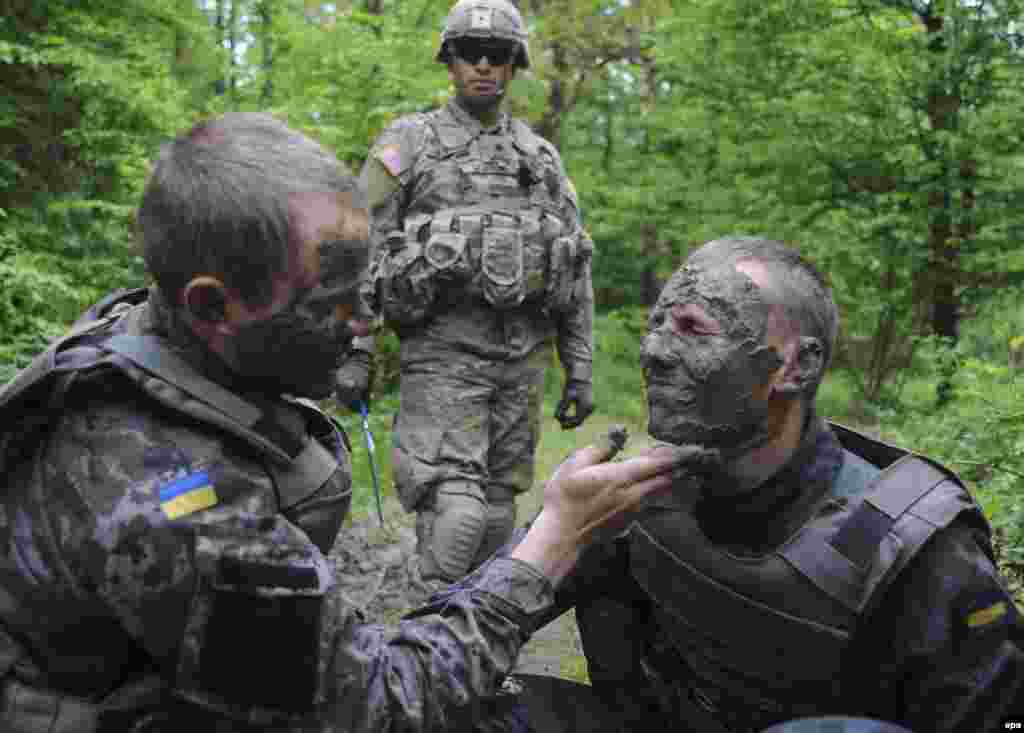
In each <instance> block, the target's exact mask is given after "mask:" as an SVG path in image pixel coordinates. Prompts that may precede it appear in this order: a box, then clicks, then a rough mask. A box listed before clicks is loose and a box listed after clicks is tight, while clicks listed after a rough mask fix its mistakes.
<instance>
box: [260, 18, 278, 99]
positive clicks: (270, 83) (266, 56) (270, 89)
mask: <svg viewBox="0 0 1024 733" xmlns="http://www.w3.org/2000/svg"><path fill="white" fill-rule="evenodd" d="M272 3H273V0H261V2H260V4H259V7H258V8H257V13H258V14H259V17H260V27H261V29H262V32H263V74H264V76H263V91H262V92H261V93H260V104H261V105H262V106H264V107H269V106H270V103H271V101H272V100H273V99H274V7H273V4H272Z"/></svg>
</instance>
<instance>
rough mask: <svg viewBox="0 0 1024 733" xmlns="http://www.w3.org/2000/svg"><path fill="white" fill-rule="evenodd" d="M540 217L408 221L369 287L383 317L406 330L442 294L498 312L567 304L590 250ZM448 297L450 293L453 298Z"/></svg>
mask: <svg viewBox="0 0 1024 733" xmlns="http://www.w3.org/2000/svg"><path fill="white" fill-rule="evenodd" d="M564 232H565V225H564V224H563V223H562V221H561V220H560V219H559V218H558V217H556V216H554V215H553V214H550V213H548V212H546V211H536V210H527V211H515V212H512V211H507V210H502V211H494V210H482V209H481V208H480V207H467V208H465V209H448V210H445V211H441V212H438V213H437V214H435V215H433V216H426V215H419V216H414V217H410V218H409V220H408V221H407V222H406V227H405V232H404V234H403V235H399V236H395V237H392V238H391V239H389V240H388V251H387V253H386V254H385V256H384V257H383V259H382V262H381V265H380V267H379V269H378V273H377V283H376V285H375V288H376V291H377V296H378V299H379V301H380V304H381V310H382V312H383V314H384V317H385V318H386V319H388V320H389V321H391V322H392V323H395V324H398V325H402V326H411V325H415V324H417V323H420V322H422V321H424V320H426V319H427V318H428V317H429V316H430V315H433V313H434V312H436V311H437V310H439V309H440V307H441V306H443V304H444V303H445V302H448V303H451V302H458V299H452V298H450V297H449V298H443V299H442V298H439V295H440V294H441V293H442V292H444V293H445V294H446V295H447V294H449V291H455V292H456V293H462V294H465V295H468V296H470V297H472V298H478V299H481V300H483V301H485V302H486V303H488V304H489V305H490V306H492V307H493V308H496V309H498V310H508V309H511V308H516V307H518V306H520V305H523V304H537V305H539V306H541V307H543V308H546V309H548V310H550V311H553V312H561V311H564V310H566V309H567V308H568V307H569V306H571V304H572V302H573V299H574V295H575V292H576V283H577V281H578V280H579V278H580V276H581V275H582V273H583V265H584V264H585V263H586V262H587V261H588V260H589V258H590V257H591V255H592V253H593V244H592V243H591V242H590V239H589V237H587V236H586V234H584V233H583V232H582V231H581V232H574V233H573V234H570V235H566V234H564ZM452 294H454V293H452Z"/></svg>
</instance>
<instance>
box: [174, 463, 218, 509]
mask: <svg viewBox="0 0 1024 733" xmlns="http://www.w3.org/2000/svg"><path fill="white" fill-rule="evenodd" d="M216 504H217V492H216V491H214V488H213V482H212V481H211V480H210V474H209V473H208V472H207V471H196V472H195V473H190V474H189V475H187V476H183V477H181V478H179V479H175V480H174V481H172V482H171V483H169V484H166V485H164V486H162V487H161V488H160V508H161V509H163V512H164V514H166V515H167V518H168V519H178V518H180V517H185V516H188V515H189V514H193V513H194V512H198V511H200V510H201V509H209V508H210V507H212V506H215V505H216Z"/></svg>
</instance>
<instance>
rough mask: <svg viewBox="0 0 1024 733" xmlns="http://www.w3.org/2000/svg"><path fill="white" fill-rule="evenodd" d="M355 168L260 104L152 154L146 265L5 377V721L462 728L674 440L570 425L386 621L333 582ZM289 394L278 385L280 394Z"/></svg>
mask: <svg viewBox="0 0 1024 733" xmlns="http://www.w3.org/2000/svg"><path fill="white" fill-rule="evenodd" d="M354 189H355V181H354V179H353V178H352V177H351V176H350V175H349V174H348V173H347V172H346V171H345V170H344V169H343V167H342V166H341V165H340V164H339V163H338V162H337V161H336V160H335V159H334V157H333V156H331V155H330V154H329V153H328V152H326V151H325V150H324V149H323V148H321V147H320V146H319V145H317V144H316V143H315V142H313V141H312V140H310V139H309V138H307V137H304V136H303V135H301V134H299V133H296V132H294V131H293V130H291V129H289V128H288V127H286V126H285V125H284V124H282V123H280V122H278V121H277V120H275V119H274V118H272V117H270V116H268V115H260V114H228V115H225V116H224V117H222V118H219V119H215V120H212V121H208V122H205V123H202V124H199V125H197V126H196V127H194V128H193V129H192V130H191V131H189V132H188V133H186V134H184V135H182V136H181V137H179V138H178V139H176V140H175V141H173V142H172V143H170V144H169V145H168V146H167V147H166V148H165V149H164V150H163V151H162V153H161V155H160V157H159V160H158V161H157V163H156V165H155V167H154V170H153V173H152V176H151V178H150V180H149V182H148V184H147V187H146V190H145V193H144V195H143V199H142V204H141V207H140V209H139V212H138V231H139V233H140V238H141V244H142V248H143V252H144V257H145V260H146V263H147V266H148V268H149V270H150V272H151V274H152V275H153V277H154V279H155V284H154V286H153V287H152V288H151V289H150V290H149V291H148V292H147V291H144V290H143V291H135V292H132V293H127V294H121V295H117V296H115V297H112V298H109V299H106V300H105V301H104V302H101V303H100V304H99V305H98V306H97V307H95V308H93V309H91V311H90V312H89V313H87V314H86V316H85V317H84V318H83V319H81V321H80V323H79V324H78V325H77V326H76V327H75V328H74V329H73V330H72V331H71V333H70V334H69V335H67V336H66V337H64V338H61V339H59V340H58V341H57V342H55V343H54V344H53V345H51V347H50V348H48V349H47V350H46V351H45V352H44V353H43V354H42V355H40V357H39V358H37V359H36V360H35V361H34V362H33V364H32V365H31V366H30V367H29V368H28V369H26V370H25V371H23V372H21V373H20V374H19V375H18V376H17V377H16V378H15V379H14V380H13V381H12V382H11V383H9V384H8V385H7V386H6V387H5V388H4V389H3V391H2V392H0V428H2V431H0V438H2V441H0V468H2V475H3V477H4V483H3V486H4V489H3V494H2V496H0V729H2V730H4V731H12V732H13V733H43V732H44V731H46V732H48V733H71V732H72V731H74V732H75V733H79V732H81V733H91V732H93V731H136V732H141V731H175V733H177V731H182V730H189V726H192V730H196V731H213V730H216V731H225V732H227V731H248V730H274V731H283V730H344V731H398V730H401V731H427V730H436V729H442V728H449V727H450V728H454V727H456V725H457V724H461V723H463V722H468V721H470V720H472V719H473V718H474V717H476V716H478V715H479V714H480V710H481V705H480V704H481V700H482V699H483V698H486V697H488V696H489V695H490V694H491V693H493V692H494V690H495V689H496V688H497V687H498V685H499V683H500V682H501V680H502V678H503V676H504V675H505V673H506V672H507V671H508V670H509V669H510V667H511V666H512V665H513V663H514V662H515V658H516V654H517V652H518V650H519V648H520V646H521V645H522V644H523V643H524V642H525V640H526V639H527V634H526V633H525V631H524V628H525V626H526V623H527V619H528V617H529V616H530V615H531V614H534V613H537V612H539V611H543V610H544V609H545V608H547V607H548V606H549V605H550V603H551V601H552V598H553V585H554V584H557V583H558V582H559V580H560V578H561V577H563V576H564V574H565V573H566V572H568V570H570V569H571V567H572V565H573V563H574V562H575V560H576V558H577V557H578V554H579V552H580V549H581V547H582V546H583V545H584V544H585V543H587V542H588V541H590V540H591V538H592V535H593V532H592V531H591V528H592V527H593V526H594V525H595V522H600V521H601V520H602V519H603V518H605V517H607V516H610V515H615V514H617V513H619V512H620V511H621V510H622V509H623V508H624V507H626V506H628V505H629V504H630V503H631V502H635V501H636V499H637V498H638V497H640V496H642V495H643V493H644V492H646V491H651V490H656V489H659V488H664V487H665V486H667V485H669V481H668V480H667V475H666V474H665V472H666V471H667V470H668V469H669V468H671V466H672V464H673V463H674V462H678V461H679V460H681V459H682V458H685V457H687V456H688V455H689V454H688V453H686V451H677V452H676V453H673V452H672V451H666V450H663V451H660V452H659V451H655V452H653V453H652V454H651V455H648V456H645V457H641V458H638V459H634V460H633V461H629V462H621V463H616V464H610V463H609V464H602V465H594V464H597V463H599V462H600V461H601V460H603V459H604V458H606V457H608V453H607V451H602V450H600V449H593V448H591V449H584V450H583V451H581V452H579V453H578V454H577V455H575V456H574V457H571V458H570V459H569V460H568V461H567V463H566V464H565V465H563V466H562V467H561V468H560V469H559V471H558V473H557V474H556V475H555V476H554V477H553V478H552V479H551V481H549V482H548V485H547V489H546V497H545V508H544V510H543V511H542V512H541V514H540V515H539V517H538V519H537V520H536V521H535V523H534V527H533V530H532V531H531V532H530V533H529V534H528V535H527V537H526V539H525V540H524V541H523V542H522V544H521V545H520V546H519V547H518V548H517V549H516V551H515V553H513V555H512V556H511V557H509V558H502V559H499V560H496V561H495V562H494V563H492V564H491V565H489V566H488V567H487V568H486V569H485V570H484V571H482V572H481V573H480V574H479V575H478V576H477V577H476V580H475V583H474V585H473V588H472V589H466V590H465V591H463V592H460V593H458V594H455V595H453V596H452V597H451V598H450V599H449V602H448V603H446V604H445V605H444V607H443V608H438V609H436V612H429V611H425V612H422V613H421V614H420V617H419V618H418V619H417V620H410V621H404V622H402V624H401V626H400V627H398V628H392V629H388V628H384V627H382V626H377V625H372V624H369V623H367V622H366V621H365V619H363V618H362V616H361V614H360V612H358V611H356V610H354V609H353V608H351V607H349V606H347V605H346V602H345V600H344V599H343V598H342V597H341V596H340V595H339V594H337V593H335V592H332V586H333V585H334V576H333V571H332V568H331V567H330V566H329V564H328V562H327V560H326V558H325V555H326V553H327V552H328V550H329V549H330V547H331V545H332V544H333V542H334V539H335V536H336V535H337V533H338V531H339V528H340V526H341V523H342V521H343V519H344V517H345V514H346V511H347V509H348V505H349V501H350V498H351V473H350V464H349V448H348V444H347V440H346V438H345V435H344V433H343V432H342V431H341V429H340V428H339V426H338V425H337V424H336V423H335V422H334V421H332V420H331V419H330V418H328V417H327V416H326V415H325V414H323V413H321V412H320V411H319V410H318V409H317V408H316V407H315V406H314V405H313V404H312V403H311V402H309V401H308V400H307V399H304V398H307V397H313V398H320V397H325V396H327V395H329V394H330V392H331V390H332V389H333V386H334V374H335V371H336V369H337V365H338V359H339V349H341V350H344V349H345V348H346V347H347V345H348V344H349V342H350V341H351V340H352V338H353V337H356V336H360V335H366V334H367V332H368V324H367V322H366V320H365V319H364V318H363V317H362V314H361V313H360V312H359V310H358V309H357V308H356V307H355V306H356V305H357V302H358V298H357V290H358V287H359V283H360V282H361V279H362V277H363V274H364V271H365V268H366V265H367V263H368V259H369V258H368V247H367V243H366V236H367V234H368V232H367V223H366V215H365V210H364V209H362V208H361V207H360V206H359V205H358V201H357V200H356V199H355V198H354ZM289 395H291V396H289Z"/></svg>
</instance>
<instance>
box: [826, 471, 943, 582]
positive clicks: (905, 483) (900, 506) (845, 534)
mask: <svg viewBox="0 0 1024 733" xmlns="http://www.w3.org/2000/svg"><path fill="white" fill-rule="evenodd" d="M946 479H947V475H946V474H945V473H943V472H942V471H939V470H938V469H937V468H935V467H934V466H933V465H931V464H930V463H928V462H927V461H924V460H922V459H920V458H918V457H917V456H913V455H908V456H904V457H903V458H901V459H900V460H898V461H897V462H896V463H894V464H892V465H891V466H889V468H887V469H885V471H883V472H882V473H881V475H879V477H878V478H877V479H875V482H874V484H873V485H872V487H871V489H870V493H869V495H868V496H866V497H865V499H864V501H863V502H862V503H861V505H860V506H859V507H857V509H856V510H855V511H854V512H853V515H852V516H851V517H850V518H849V519H848V520H847V521H846V523H845V524H843V526H842V527H840V529H839V532H837V533H836V535H835V537H834V538H833V539H832V542H831V545H832V547H834V548H835V549H836V550H838V551H839V552H840V553H841V554H842V555H843V556H845V557H846V558H847V559H848V560H849V561H850V562H852V563H853V564H854V565H855V566H857V567H858V568H860V569H861V570H867V569H868V567H870V565H871V562H872V560H873V559H874V557H875V554H876V552H877V550H878V546H879V545H880V544H881V542H882V539H883V538H884V537H885V536H886V535H887V534H889V531H890V530H891V529H892V528H893V525H895V524H896V521H897V520H898V519H899V518H900V517H901V516H903V514H904V512H906V511H907V510H908V509H909V508H910V507H911V506H913V505H914V504H915V503H916V502H917V501H918V499H920V498H921V497H922V496H924V495H925V494H927V493H928V492H929V491H931V490H932V489H934V488H935V487H936V486H938V485H939V484H940V483H942V482H943V481H945V480H946Z"/></svg>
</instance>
